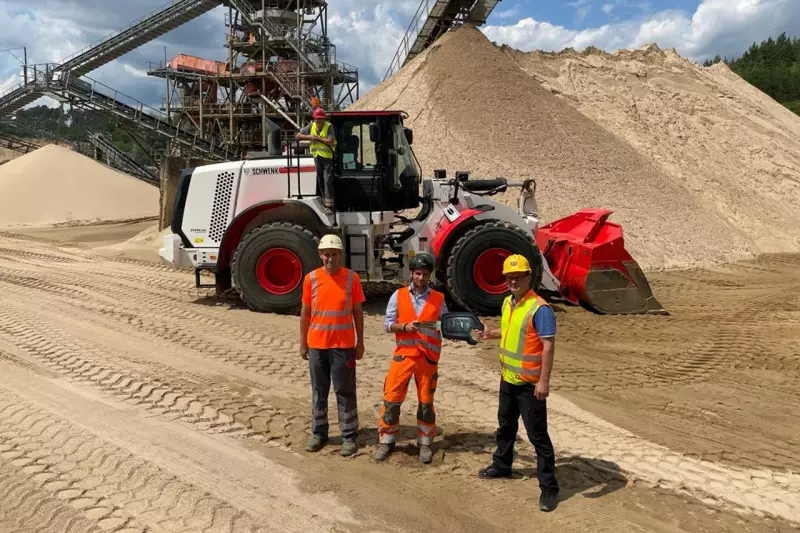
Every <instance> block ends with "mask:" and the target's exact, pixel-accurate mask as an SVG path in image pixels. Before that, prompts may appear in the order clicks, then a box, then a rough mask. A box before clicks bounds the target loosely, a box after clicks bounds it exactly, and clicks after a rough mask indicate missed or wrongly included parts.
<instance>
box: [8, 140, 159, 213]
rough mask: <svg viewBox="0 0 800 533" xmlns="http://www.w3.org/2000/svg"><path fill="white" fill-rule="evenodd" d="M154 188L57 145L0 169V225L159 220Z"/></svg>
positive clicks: (157, 193)
mask: <svg viewBox="0 0 800 533" xmlns="http://www.w3.org/2000/svg"><path fill="white" fill-rule="evenodd" d="M158 201H159V191H158V189H157V188H156V187H153V186H152V185H148V184H146V183H144V182H142V181H140V180H137V179H135V178H133V177H130V176H128V175H126V174H121V173H119V172H116V171H114V170H111V169H109V168H108V167H106V166H104V165H102V164H100V163H98V162H96V161H94V160H92V159H90V158H88V157H86V156H83V155H81V154H79V153H77V152H74V151H72V150H69V149H67V148H63V147H60V146H56V145H48V146H44V147H42V148H40V149H38V150H36V151H34V152H31V153H29V154H26V155H24V156H22V157H19V158H17V159H14V160H13V161H10V162H8V163H6V164H4V165H2V166H0V227H18V226H39V225H47V224H60V223H76V224H77V223H91V222H100V221H109V220H130V219H138V218H144V217H154V216H158V210H159V206H158Z"/></svg>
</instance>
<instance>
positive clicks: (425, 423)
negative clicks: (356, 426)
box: [378, 287, 444, 446]
mask: <svg viewBox="0 0 800 533" xmlns="http://www.w3.org/2000/svg"><path fill="white" fill-rule="evenodd" d="M412 290H413V289H412V288H411V287H404V288H402V289H398V290H397V292H396V293H395V297H396V298H397V323H401V324H402V323H406V322H415V321H419V322H428V321H437V320H439V318H440V316H441V312H442V308H443V306H444V294H442V293H441V292H438V291H435V290H433V289H428V290H427V291H426V292H427V300H426V301H425V304H424V306H423V307H422V310H421V311H420V313H419V315H417V312H416V310H415V309H414V304H413V302H412V300H411V291H412ZM395 339H396V342H397V345H396V347H395V350H394V356H393V357H392V362H391V365H390V366H389V372H388V373H387V375H386V379H385V380H384V383H383V403H382V405H381V412H380V418H379V420H378V435H379V441H380V443H381V444H390V443H393V442H395V439H396V436H397V432H398V426H399V424H400V407H401V406H402V404H403V401H404V400H405V398H406V393H407V392H408V386H409V383H410V381H411V378H412V377H413V378H414V382H415V383H416V387H417V400H418V402H419V403H418V406H417V439H418V442H419V444H421V445H428V446H429V445H430V444H431V443H432V442H433V437H434V436H435V434H436V412H435V410H434V407H433V396H434V393H435V392H436V384H437V381H438V378H439V374H438V369H439V356H440V354H441V351H442V336H441V333H440V332H439V331H438V330H435V329H427V328H422V327H419V328H418V331H416V332H413V333H412V332H401V333H395Z"/></svg>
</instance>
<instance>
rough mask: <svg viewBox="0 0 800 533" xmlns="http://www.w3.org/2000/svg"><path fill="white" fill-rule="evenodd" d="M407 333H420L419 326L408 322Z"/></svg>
mask: <svg viewBox="0 0 800 533" xmlns="http://www.w3.org/2000/svg"><path fill="white" fill-rule="evenodd" d="M405 331H406V332H408V333H416V332H417V331H419V329H418V328H417V325H416V324H415V323H414V322H408V323H407V324H406V327H405Z"/></svg>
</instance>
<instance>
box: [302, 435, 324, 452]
mask: <svg viewBox="0 0 800 533" xmlns="http://www.w3.org/2000/svg"><path fill="white" fill-rule="evenodd" d="M326 441H327V439H323V438H322V437H320V436H318V435H313V436H312V437H311V438H310V439H308V443H306V451H307V452H318V451H320V450H321V449H322V447H323V446H325V442H326Z"/></svg>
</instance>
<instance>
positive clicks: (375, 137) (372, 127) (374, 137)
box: [369, 122, 381, 143]
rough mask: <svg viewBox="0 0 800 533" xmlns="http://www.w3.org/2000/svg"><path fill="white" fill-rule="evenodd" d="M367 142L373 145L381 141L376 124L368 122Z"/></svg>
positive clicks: (379, 131)
mask: <svg viewBox="0 0 800 533" xmlns="http://www.w3.org/2000/svg"><path fill="white" fill-rule="evenodd" d="M369 140H370V142H373V143H379V142H380V141H381V130H380V128H379V127H378V123H377V122H370V124H369Z"/></svg>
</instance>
